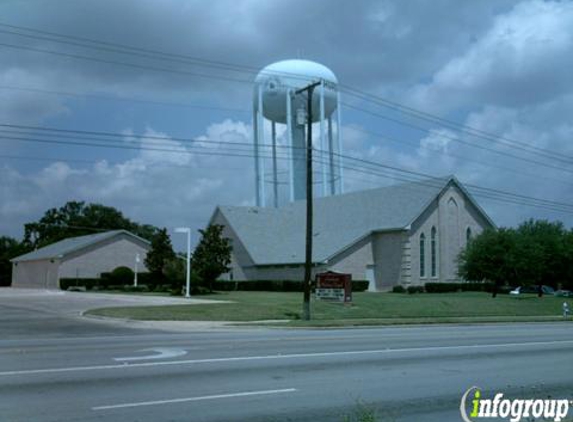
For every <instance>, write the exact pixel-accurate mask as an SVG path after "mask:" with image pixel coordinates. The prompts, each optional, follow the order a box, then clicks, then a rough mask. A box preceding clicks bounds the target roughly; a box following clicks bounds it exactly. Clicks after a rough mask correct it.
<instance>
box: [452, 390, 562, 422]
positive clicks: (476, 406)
mask: <svg viewBox="0 0 573 422" xmlns="http://www.w3.org/2000/svg"><path fill="white" fill-rule="evenodd" d="M469 401H471V402H470V403H469V404H470V406H469V408H468V402H469ZM571 404H572V403H571V402H570V401H569V400H550V399H547V400H542V399H506V398H504V394H503V393H496V394H495V395H494V396H493V398H492V399H486V398H483V397H482V391H481V389H480V388H479V387H472V388H470V389H469V390H467V391H466V392H465V393H464V395H463V397H462V401H461V404H460V413H461V415H462V419H463V420H464V421H465V422H474V421H477V420H480V419H487V418H498V419H499V418H501V419H507V420H509V421H510V422H520V421H521V420H525V418H536V419H538V418H542V419H543V420H544V421H551V420H552V421H555V422H560V421H562V420H563V418H565V417H566V416H567V414H568V413H569V407H570V406H571Z"/></svg>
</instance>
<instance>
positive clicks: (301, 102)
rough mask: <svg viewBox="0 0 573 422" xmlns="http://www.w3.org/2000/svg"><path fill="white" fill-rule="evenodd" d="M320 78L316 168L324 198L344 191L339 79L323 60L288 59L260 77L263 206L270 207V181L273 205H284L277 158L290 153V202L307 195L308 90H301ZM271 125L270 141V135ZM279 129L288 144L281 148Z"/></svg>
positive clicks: (258, 171) (257, 105) (258, 151)
mask: <svg viewBox="0 0 573 422" xmlns="http://www.w3.org/2000/svg"><path fill="white" fill-rule="evenodd" d="M314 82H320V85H319V86H318V87H317V88H316V89H315V90H314V94H313V98H312V121H313V125H316V126H318V128H317V129H318V130H316V129H315V128H314V127H313V134H314V133H317V134H318V141H319V143H320V147H319V148H317V146H316V144H315V146H314V148H317V149H319V151H317V152H315V153H313V157H315V161H314V163H313V166H314V167H313V168H314V169H316V170H319V171H320V177H319V178H318V179H317V180H318V186H319V187H320V191H321V193H322V196H328V195H336V194H340V193H342V190H343V182H342V163H341V154H342V149H341V148H342V145H341V139H340V132H341V130H340V94H339V92H338V80H337V79H336V76H335V75H334V73H333V72H332V71H331V70H330V69H328V68H327V67H326V66H323V65H321V64H319V63H315V62H312V61H308V60H284V61H280V62H277V63H273V64H271V65H269V66H267V67H265V68H264V69H262V70H261V71H260V72H259V74H258V75H257V77H256V78H255V89H254V96H253V113H254V116H253V132H254V133H253V139H254V148H255V179H256V202H257V206H262V207H264V206H266V202H267V201H266V199H267V194H266V192H265V184H266V183H267V182H268V183H269V184H270V185H271V186H272V193H271V194H270V195H269V196H271V197H272V201H273V202H272V203H273V206H275V207H278V205H279V184H280V182H279V180H278V163H277V158H278V156H280V157H281V158H284V157H285V153H286V158H287V160H288V170H287V173H288V181H287V182H286V185H288V187H289V198H290V201H297V200H301V199H306V161H305V159H306V151H305V148H306V136H305V133H306V130H307V97H306V95H307V94H306V93H300V94H297V93H296V91H297V90H298V89H300V88H304V87H306V86H307V85H309V84H311V83H314ZM278 125H283V126H282V128H281V127H279V126H278ZM265 128H266V129H267V130H265ZM268 129H270V138H271V139H270V143H268V142H266V139H265V138H266V136H265V133H268V132H269V130H268ZM277 129H282V131H283V133H284V136H285V141H286V145H284V144H283V145H280V146H277ZM277 147H278V148H277ZM281 147H282V148H281ZM277 150H278V153H279V154H278V156H277ZM265 158H270V159H271V163H270V165H266V163H265ZM267 167H270V170H268V172H269V174H270V176H271V180H270V181H267V179H266V174H267ZM282 184H284V183H282Z"/></svg>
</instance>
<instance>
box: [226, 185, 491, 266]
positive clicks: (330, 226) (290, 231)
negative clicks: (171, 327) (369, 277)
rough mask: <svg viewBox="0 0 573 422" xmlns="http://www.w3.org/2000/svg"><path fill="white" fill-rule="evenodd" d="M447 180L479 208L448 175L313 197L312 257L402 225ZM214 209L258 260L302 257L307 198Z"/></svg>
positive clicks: (322, 256) (325, 257)
mask: <svg viewBox="0 0 573 422" xmlns="http://www.w3.org/2000/svg"><path fill="white" fill-rule="evenodd" d="M451 183H454V184H455V185H457V186H458V187H460V188H461V190H462V191H463V192H464V194H466V195H468V197H469V199H470V201H471V202H472V203H473V204H474V205H476V207H477V204H476V203H475V201H474V200H473V198H471V196H469V194H468V193H467V191H466V190H465V189H464V188H463V187H462V186H461V184H460V183H459V182H458V181H457V180H456V179H455V178H454V177H451V176H450V177H446V178H436V179H429V180H424V181H420V182H411V183H404V184H399V185H392V186H386V187H381V188H377V189H370V190H365V191H359V192H351V193H347V194H343V195H336V196H329V197H325V198H316V199H315V202H314V227H313V228H314V230H313V233H314V236H313V262H324V261H326V260H328V259H329V258H331V257H333V256H334V255H336V254H338V253H339V252H340V251H342V250H344V249H345V248H347V247H349V246H351V245H352V244H354V243H355V242H356V241H358V240H360V239H362V238H364V237H365V236H367V235H369V234H370V233H372V232H375V231H392V230H404V229H406V228H407V227H408V226H409V225H410V224H411V223H412V222H413V221H414V220H415V219H416V218H418V217H419V216H420V215H421V214H422V212H423V211H424V210H425V209H426V208H427V207H428V206H429V205H430V204H431V203H432V201H434V200H435V199H436V198H437V197H438V195H439V194H440V193H441V192H442V191H443V190H444V189H446V188H447V187H448V186H449V185H450V184H451ZM477 208H478V210H479V211H480V212H481V213H483V211H482V210H481V208H479V207H477ZM218 209H219V211H220V212H221V213H222V214H223V216H224V217H225V219H226V220H227V221H228V222H229V224H230V225H231V226H232V228H233V230H234V232H235V233H236V234H237V236H238V237H239V238H240V240H241V242H242V243H243V245H244V246H245V248H246V249H247V251H248V253H249V255H250V256H251V258H252V259H253V261H254V262H255V263H256V264H257V265H272V264H299V263H302V262H304V251H305V248H304V239H305V221H306V220H305V219H306V202H305V201H297V202H293V203H290V204H288V205H285V206H283V207H281V208H261V207H234V206H221V207H219V208H218ZM483 214H484V217H485V218H486V219H487V220H488V221H491V220H489V218H488V217H487V215H485V213H483Z"/></svg>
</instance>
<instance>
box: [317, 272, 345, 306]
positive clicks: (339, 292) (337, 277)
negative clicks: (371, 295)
mask: <svg viewBox="0 0 573 422" xmlns="http://www.w3.org/2000/svg"><path fill="white" fill-rule="evenodd" d="M315 295H316V299H318V300H327V301H332V302H343V303H351V302H352V275H351V274H343V273H336V272H333V271H327V272H325V273H320V274H317V275H316V294H315Z"/></svg>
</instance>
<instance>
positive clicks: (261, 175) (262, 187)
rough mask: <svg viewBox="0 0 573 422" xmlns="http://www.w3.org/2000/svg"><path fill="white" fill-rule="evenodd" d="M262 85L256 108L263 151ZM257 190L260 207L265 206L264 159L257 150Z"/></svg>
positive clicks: (260, 144) (260, 143)
mask: <svg viewBox="0 0 573 422" xmlns="http://www.w3.org/2000/svg"><path fill="white" fill-rule="evenodd" d="M263 107H264V104H263V87H262V86H261V85H259V110H258V124H257V126H258V130H259V148H261V146H262V149H261V151H262V152H264V151H265V120H264V117H263ZM259 190H260V194H259V195H260V197H261V205H260V206H261V207H265V206H266V198H265V160H264V155H262V154H261V153H260V152H259Z"/></svg>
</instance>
